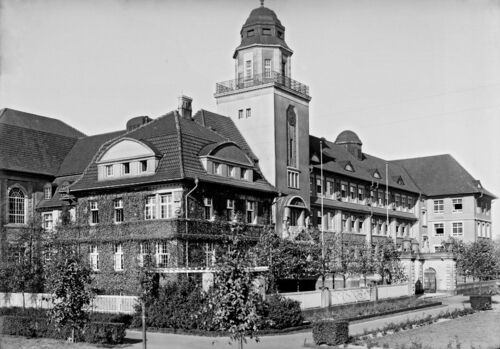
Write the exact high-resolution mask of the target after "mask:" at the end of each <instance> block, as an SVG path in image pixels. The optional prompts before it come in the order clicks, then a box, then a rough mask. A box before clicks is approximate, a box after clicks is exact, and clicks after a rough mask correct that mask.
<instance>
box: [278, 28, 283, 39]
mask: <svg viewBox="0 0 500 349" xmlns="http://www.w3.org/2000/svg"><path fill="white" fill-rule="evenodd" d="M278 38H280V39H283V32H282V31H281V30H278Z"/></svg>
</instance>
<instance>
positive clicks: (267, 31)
mask: <svg viewBox="0 0 500 349" xmlns="http://www.w3.org/2000/svg"><path fill="white" fill-rule="evenodd" d="M262 35H271V28H262Z"/></svg>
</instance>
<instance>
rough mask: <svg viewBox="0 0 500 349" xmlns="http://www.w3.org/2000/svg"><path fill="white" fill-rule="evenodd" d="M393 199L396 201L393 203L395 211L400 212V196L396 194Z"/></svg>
mask: <svg viewBox="0 0 500 349" xmlns="http://www.w3.org/2000/svg"><path fill="white" fill-rule="evenodd" d="M395 199H396V200H395V201H396V209H397V210H398V211H401V195H399V194H396V195H395Z"/></svg>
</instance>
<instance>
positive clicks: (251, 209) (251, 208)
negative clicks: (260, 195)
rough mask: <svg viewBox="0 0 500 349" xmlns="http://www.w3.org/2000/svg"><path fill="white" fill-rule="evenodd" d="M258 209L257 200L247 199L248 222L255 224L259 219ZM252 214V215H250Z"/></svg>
mask: <svg viewBox="0 0 500 349" xmlns="http://www.w3.org/2000/svg"><path fill="white" fill-rule="evenodd" d="M256 210H257V202H255V201H253V200H247V201H246V221H247V223H248V224H255V222H256V220H257V215H256ZM249 214H250V216H249Z"/></svg>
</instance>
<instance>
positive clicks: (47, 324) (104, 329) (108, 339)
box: [0, 315, 125, 344]
mask: <svg viewBox="0 0 500 349" xmlns="http://www.w3.org/2000/svg"><path fill="white" fill-rule="evenodd" d="M0 330H1V332H0V333H2V334H7V335H13V336H24V337H29V338H55V339H66V338H68V337H70V336H71V329H70V328H69V327H65V328H63V329H62V330H61V331H58V330H57V329H56V327H55V325H54V324H53V323H52V322H51V321H50V320H49V319H47V318H33V317H26V316H15V315H4V316H0ZM124 338H125V325H124V324H122V323H109V322H108V323H107V322H91V323H90V324H87V325H86V326H85V328H84V330H83V332H80V331H77V332H76V333H75V339H76V340H77V341H79V342H81V341H85V342H88V343H99V344H121V343H123V339H124Z"/></svg>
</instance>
